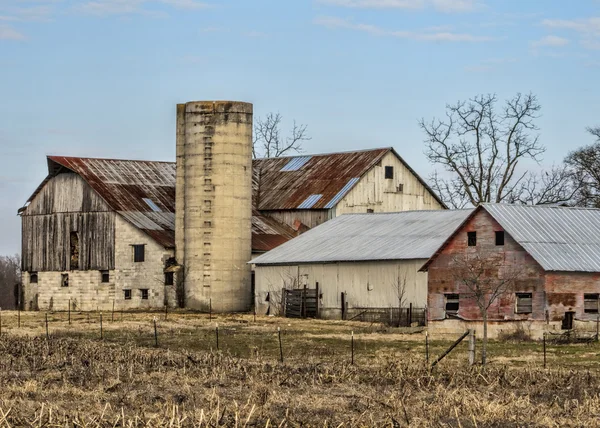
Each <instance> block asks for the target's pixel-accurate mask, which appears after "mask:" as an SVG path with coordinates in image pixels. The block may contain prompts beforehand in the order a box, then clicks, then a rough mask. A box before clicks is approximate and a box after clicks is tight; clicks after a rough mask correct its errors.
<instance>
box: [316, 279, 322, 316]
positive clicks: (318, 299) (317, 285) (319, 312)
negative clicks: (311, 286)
mask: <svg viewBox="0 0 600 428" xmlns="http://www.w3.org/2000/svg"><path fill="white" fill-rule="evenodd" d="M315 288H316V292H317V316H316V317H317V318H321V306H320V304H319V303H320V300H321V299H320V298H319V283H318V282H317V283H316V285H315Z"/></svg>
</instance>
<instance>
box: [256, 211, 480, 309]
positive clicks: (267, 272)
mask: <svg viewBox="0 0 600 428" xmlns="http://www.w3.org/2000/svg"><path fill="white" fill-rule="evenodd" d="M470 213H471V210H436V211H407V212H398V213H381V214H347V215H342V216H340V217H337V218H335V219H333V220H331V221H329V222H327V223H325V224H322V225H320V226H318V227H315V228H314V229H311V230H310V231H308V232H306V233H304V234H302V235H301V236H299V237H297V238H295V239H293V240H291V241H289V242H287V243H285V244H283V245H281V246H279V247H277V248H275V249H274V250H271V251H269V252H268V253H266V254H263V255H261V256H259V257H257V258H255V259H253V260H252V263H254V264H255V275H256V308H257V312H258V313H261V314H266V313H269V314H281V313H285V311H286V310H292V311H293V310H294V309H293V308H291V307H290V305H287V304H286V302H285V296H286V295H287V294H289V292H291V291H293V290H304V289H307V290H308V292H310V290H315V291H316V293H317V294H318V295H319V296H318V312H319V313H318V314H315V315H318V316H319V317H322V318H332V319H336V318H337V319H340V318H344V319H350V318H352V317H354V316H357V315H359V314H361V313H363V312H383V313H384V317H385V314H386V313H388V312H389V311H387V309H392V308H393V309H398V308H399V307H402V308H409V307H410V306H411V305H412V306H413V307H414V308H420V309H424V308H425V306H426V304H427V274H426V273H424V272H419V269H420V268H421V267H422V266H423V264H424V263H425V262H426V261H427V260H428V259H429V257H431V256H432V255H433V253H434V252H435V251H436V249H437V248H439V246H440V245H441V244H442V243H443V242H444V241H445V240H446V239H447V238H448V236H450V234H451V233H452V232H453V231H454V230H455V229H456V228H457V227H458V226H459V225H460V224H461V223H462V222H463V221H464V220H465V219H466V218H467V217H468V216H469V214H470Z"/></svg>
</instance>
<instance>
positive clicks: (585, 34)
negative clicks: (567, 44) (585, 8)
mask: <svg viewBox="0 0 600 428" xmlns="http://www.w3.org/2000/svg"><path fill="white" fill-rule="evenodd" d="M542 25H543V26H545V27H548V28H552V29H555V30H566V31H573V32H576V33H577V34H579V36H580V39H579V43H580V44H581V46H583V47H584V48H586V49H600V17H591V18H583V19H544V20H543V21H542Z"/></svg>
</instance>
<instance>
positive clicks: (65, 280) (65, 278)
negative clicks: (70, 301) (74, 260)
mask: <svg viewBox="0 0 600 428" xmlns="http://www.w3.org/2000/svg"><path fill="white" fill-rule="evenodd" d="M60 286H61V287H68V286H69V274H68V273H63V274H61V276H60Z"/></svg>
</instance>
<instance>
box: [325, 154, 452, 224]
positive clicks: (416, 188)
mask: <svg viewBox="0 0 600 428" xmlns="http://www.w3.org/2000/svg"><path fill="white" fill-rule="evenodd" d="M386 166H392V167H394V178H393V179H386V178H385V167H386ZM400 185H402V186H401V187H402V189H401V191H399V190H398V188H399V186H400ZM368 209H372V210H373V212H376V213H377V212H398V211H411V210H439V209H443V207H442V205H441V204H440V203H439V202H438V201H437V200H436V199H435V198H434V197H433V195H432V194H431V193H430V192H429V190H428V189H427V188H426V187H425V186H424V185H423V184H422V183H421V182H420V181H419V179H418V178H417V177H416V176H415V175H414V174H413V173H412V172H411V171H410V170H409V169H408V168H407V167H406V166H405V165H404V164H403V163H402V162H401V161H400V160H399V159H398V158H397V157H396V156H395V155H394V154H393V153H391V152H390V153H388V154H386V155H385V156H384V157H383V158H382V159H381V162H380V163H379V164H377V165H376V166H375V167H373V168H372V169H371V170H370V171H369V172H368V173H367V174H365V175H364V176H363V177H362V178H361V179H360V181H359V182H358V183H356V185H355V186H354V187H353V188H352V190H350V192H348V194H347V195H346V196H344V198H343V199H342V200H341V201H340V202H339V203H338V204H337V205H336V207H335V215H336V216H339V215H341V214H347V213H366V212H367V210H368Z"/></svg>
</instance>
